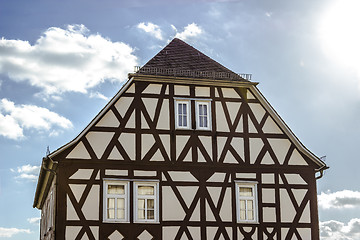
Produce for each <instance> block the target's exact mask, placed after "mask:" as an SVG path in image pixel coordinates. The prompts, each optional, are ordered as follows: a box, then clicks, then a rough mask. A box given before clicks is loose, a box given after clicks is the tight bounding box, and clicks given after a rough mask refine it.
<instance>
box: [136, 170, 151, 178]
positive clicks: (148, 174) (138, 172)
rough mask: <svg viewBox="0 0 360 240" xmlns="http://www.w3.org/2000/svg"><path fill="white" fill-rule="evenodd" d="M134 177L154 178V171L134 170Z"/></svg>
mask: <svg viewBox="0 0 360 240" xmlns="http://www.w3.org/2000/svg"><path fill="white" fill-rule="evenodd" d="M134 176H136V177H154V176H156V171H141V170H135V171H134Z"/></svg>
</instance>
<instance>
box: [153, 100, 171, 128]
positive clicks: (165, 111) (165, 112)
mask: <svg viewBox="0 0 360 240" xmlns="http://www.w3.org/2000/svg"><path fill="white" fill-rule="evenodd" d="M156 128H157V129H164V130H168V129H170V117H169V100H168V99H164V100H163V103H162V106H161V110H160V115H159V120H158V123H157V125H156Z"/></svg>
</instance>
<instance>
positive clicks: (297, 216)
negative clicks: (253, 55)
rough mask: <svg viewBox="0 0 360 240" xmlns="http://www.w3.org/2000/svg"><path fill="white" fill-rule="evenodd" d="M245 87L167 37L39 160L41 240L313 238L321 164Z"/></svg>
mask: <svg viewBox="0 0 360 240" xmlns="http://www.w3.org/2000/svg"><path fill="white" fill-rule="evenodd" d="M256 85H257V83H255V82H252V81H251V78H250V75H241V74H236V73H234V72H232V71H230V70H229V69H227V68H226V67H224V66H222V65H221V64H219V63H218V62H216V61H214V60H212V59H211V58H209V57H207V56H205V55H204V54H202V53H201V52H199V51H198V50H196V49H195V48H193V47H191V46H189V45H188V44H186V43H185V42H183V41H181V40H179V39H174V40H173V41H171V42H170V43H169V44H168V45H167V46H166V47H165V48H164V49H162V50H161V51H160V52H159V53H158V54H157V55H156V56H155V57H153V58H152V59H151V60H150V61H149V62H148V63H146V64H145V65H144V66H143V67H141V68H138V69H136V71H135V73H133V74H129V80H128V81H127V82H126V83H125V84H124V85H123V87H122V88H121V90H120V91H119V92H118V93H117V94H116V96H115V97H114V98H113V99H112V100H111V101H110V102H109V103H108V104H107V105H106V106H105V107H104V109H102V110H101V111H100V113H99V114H98V115H97V116H96V117H95V119H94V120H92V121H91V123H90V124H89V125H88V126H87V127H86V128H85V129H84V130H83V131H82V132H81V133H80V135H78V136H77V137H76V138H75V139H74V140H73V141H71V142H69V143H68V144H66V145H64V146H63V147H61V148H59V149H57V150H56V151H54V152H52V153H50V154H49V155H48V156H46V157H45V158H44V159H43V161H42V167H41V172H40V175H39V180H38V185H37V189H36V193H35V199H34V207H36V208H38V209H41V216H42V219H41V236H40V238H41V239H56V240H63V239H66V240H74V239H76V240H85V239H90V240H104V239H105V240H107V239H109V240H115V239H119V240H120V239H128V240H133V239H139V240H150V239H164V240H171V239H204V240H205V239H278V240H280V239H303V240H309V239H314V240H318V239H319V229H318V228H319V226H318V213H317V212H318V209H317V195H316V179H317V178H319V177H321V176H322V172H323V170H324V169H326V168H327V167H326V165H325V164H324V162H322V161H321V160H320V159H319V158H318V157H317V156H315V155H314V154H313V153H311V152H310V151H309V150H308V149H307V148H305V147H304V146H303V144H302V143H301V142H300V141H299V139H297V138H296V136H295V135H294V134H293V132H292V131H291V130H290V129H289V128H288V126H287V125H286V124H285V123H284V122H283V120H282V119H281V118H280V117H279V116H278V114H277V113H276V111H275V110H274V109H273V108H272V107H271V106H270V104H269V103H268V102H267V100H266V99H265V98H264V96H263V95H262V94H261V93H260V92H259V90H258V88H257V87H256Z"/></svg>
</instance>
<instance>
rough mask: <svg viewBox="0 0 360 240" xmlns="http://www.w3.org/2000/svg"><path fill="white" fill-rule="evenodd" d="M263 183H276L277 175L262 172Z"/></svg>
mask: <svg viewBox="0 0 360 240" xmlns="http://www.w3.org/2000/svg"><path fill="white" fill-rule="evenodd" d="M261 179H262V183H265V184H275V176H274V174H273V173H263V174H261Z"/></svg>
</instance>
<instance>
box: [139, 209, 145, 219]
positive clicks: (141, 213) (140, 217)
mask: <svg viewBox="0 0 360 240" xmlns="http://www.w3.org/2000/svg"><path fill="white" fill-rule="evenodd" d="M138 219H145V210H139V209H138Z"/></svg>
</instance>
